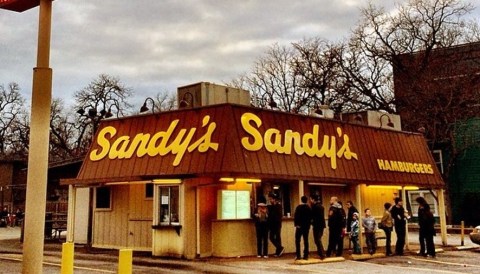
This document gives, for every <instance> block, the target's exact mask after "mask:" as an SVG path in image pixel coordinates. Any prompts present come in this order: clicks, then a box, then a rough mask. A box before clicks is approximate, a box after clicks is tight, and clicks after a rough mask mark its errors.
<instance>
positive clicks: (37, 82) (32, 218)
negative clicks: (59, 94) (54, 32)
mask: <svg viewBox="0 0 480 274" xmlns="http://www.w3.org/2000/svg"><path fill="white" fill-rule="evenodd" d="M51 15H52V0H41V1H40V11H39V27H38V51H37V67H35V68H34V69H33V84H32V107H31V118H30V120H31V122H30V143H29V154H28V174H27V190H26V202H25V228H24V242H23V264H22V273H42V269H43V266H42V261H43V247H44V244H43V241H44V231H45V211H46V199H47V198H46V196H47V172H48V148H49V134H50V131H49V129H50V105H51V101H52V100H51V98H52V69H50V68H49V59H50V32H51Z"/></svg>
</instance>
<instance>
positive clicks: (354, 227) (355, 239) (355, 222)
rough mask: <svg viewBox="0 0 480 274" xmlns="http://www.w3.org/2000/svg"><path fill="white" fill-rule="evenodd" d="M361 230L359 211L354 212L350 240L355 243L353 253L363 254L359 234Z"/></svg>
mask: <svg viewBox="0 0 480 274" xmlns="http://www.w3.org/2000/svg"><path fill="white" fill-rule="evenodd" d="M359 232H360V225H359V223H358V213H357V212H354V213H353V215H352V222H351V223H350V232H349V233H350V235H349V236H350V240H351V241H352V244H353V254H361V250H360V244H359V243H358V234H359Z"/></svg>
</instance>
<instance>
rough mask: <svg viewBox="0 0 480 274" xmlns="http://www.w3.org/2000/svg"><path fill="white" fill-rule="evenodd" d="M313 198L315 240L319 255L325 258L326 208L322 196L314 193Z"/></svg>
mask: <svg viewBox="0 0 480 274" xmlns="http://www.w3.org/2000/svg"><path fill="white" fill-rule="evenodd" d="M310 199H311V200H312V227H313V240H314V241H315V245H316V246H317V253H318V256H320V258H321V259H322V260H323V259H324V258H325V250H324V249H323V244H322V236H323V230H324V229H325V208H324V207H323V205H322V201H321V200H320V196H318V195H313V196H312V197H311V198H310Z"/></svg>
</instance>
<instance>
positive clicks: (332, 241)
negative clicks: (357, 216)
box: [326, 196, 345, 257]
mask: <svg viewBox="0 0 480 274" xmlns="http://www.w3.org/2000/svg"><path fill="white" fill-rule="evenodd" d="M344 229H345V210H343V207H342V205H341V204H340V203H339V202H338V197H336V196H332V197H331V198H330V208H329V210H328V232H329V235H328V248H327V252H326V256H327V257H330V256H331V255H332V253H333V252H335V255H336V256H337V257H339V256H342V253H343V235H344Z"/></svg>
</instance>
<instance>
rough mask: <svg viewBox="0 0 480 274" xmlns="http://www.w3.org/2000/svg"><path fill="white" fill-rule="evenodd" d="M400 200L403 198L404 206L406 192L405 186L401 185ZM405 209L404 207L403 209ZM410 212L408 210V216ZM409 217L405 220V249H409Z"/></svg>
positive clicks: (404, 205) (405, 204) (405, 203)
mask: <svg viewBox="0 0 480 274" xmlns="http://www.w3.org/2000/svg"><path fill="white" fill-rule="evenodd" d="M402 200H403V207H404V208H405V207H406V206H407V192H406V190H405V186H402ZM405 210H406V209H405ZM411 214H412V212H408V216H412V215H411ZM408 219H409V218H407V219H406V220H405V221H406V222H405V249H406V250H410V243H409V242H410V239H409V237H408V221H409V220H408Z"/></svg>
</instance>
